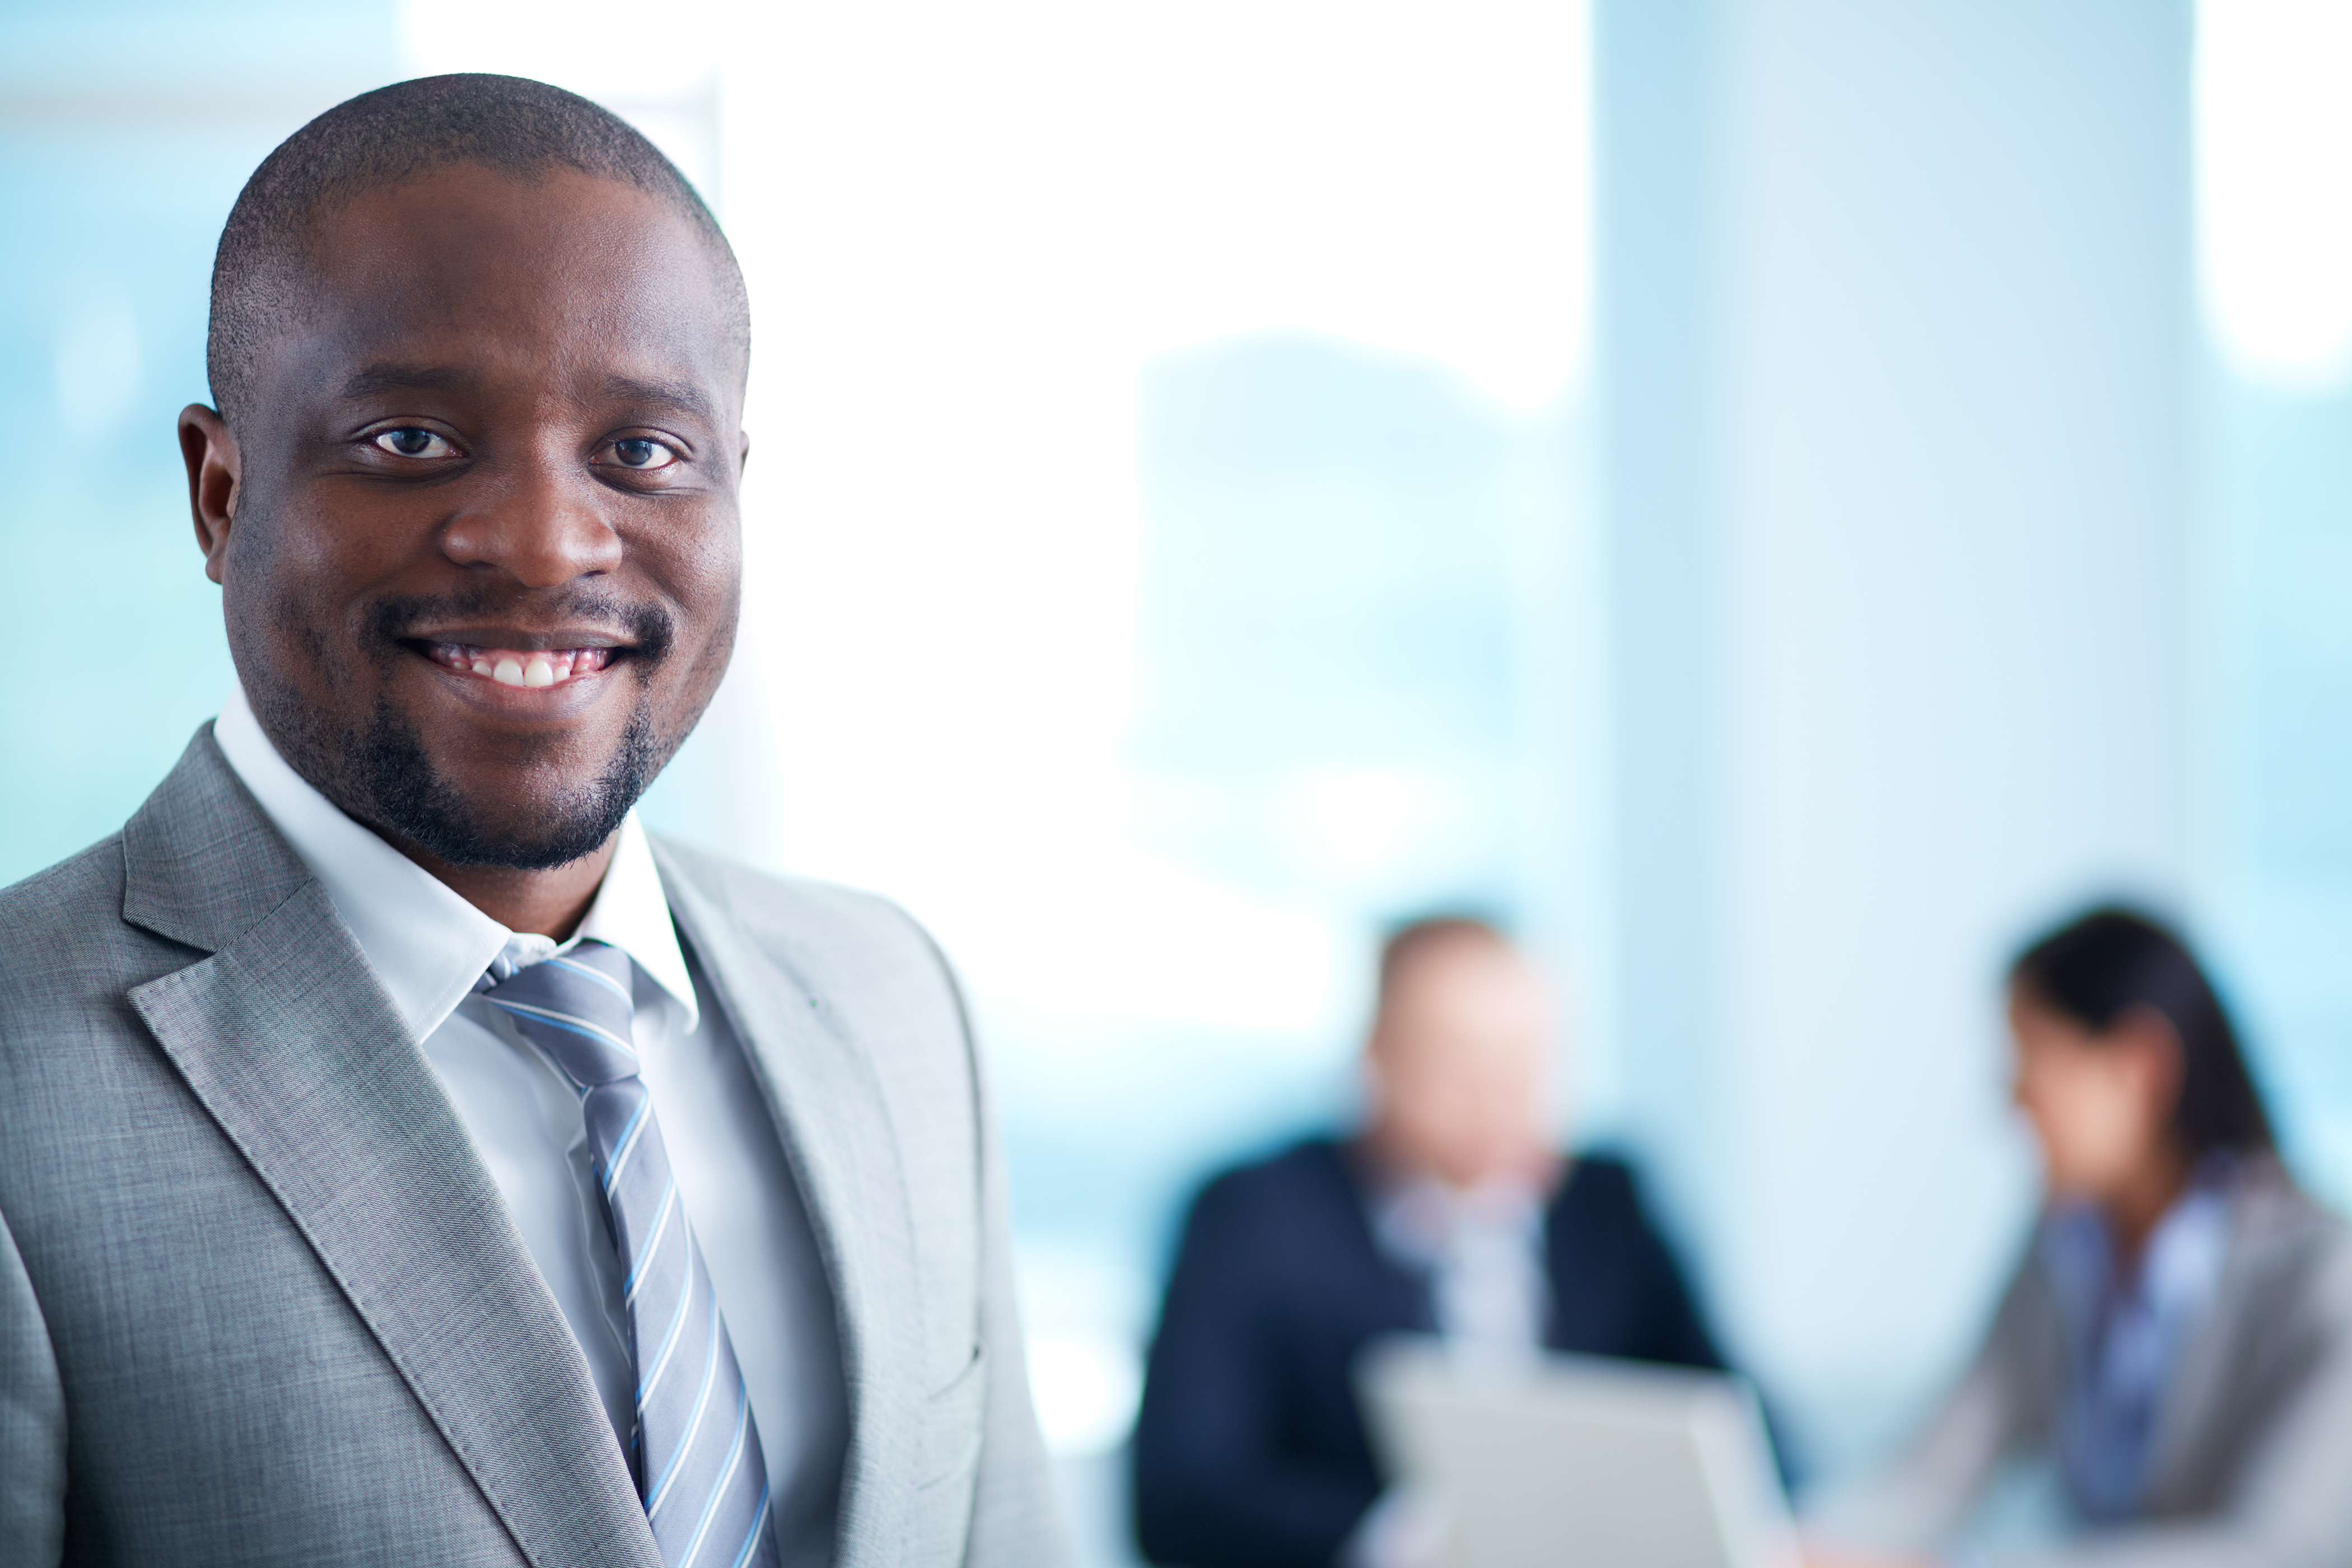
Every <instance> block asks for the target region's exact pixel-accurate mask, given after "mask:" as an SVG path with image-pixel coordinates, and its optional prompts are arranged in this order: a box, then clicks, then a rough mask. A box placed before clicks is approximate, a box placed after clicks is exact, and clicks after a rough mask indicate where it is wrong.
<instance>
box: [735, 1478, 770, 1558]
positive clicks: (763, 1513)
mask: <svg viewBox="0 0 2352 1568" xmlns="http://www.w3.org/2000/svg"><path fill="white" fill-rule="evenodd" d="M767 1527H768V1481H767V1478H766V1477H764V1476H763V1477H761V1479H760V1508H759V1511H757V1512H756V1513H754V1514H752V1515H751V1533H750V1534H749V1535H746V1536H745V1537H744V1538H743V1550H742V1551H740V1552H737V1553H736V1554H735V1568H743V1564H744V1563H748V1562H750V1561H751V1552H752V1549H753V1548H754V1547H756V1546H758V1545H759V1544H760V1531H762V1530H765V1529H766V1528H767Z"/></svg>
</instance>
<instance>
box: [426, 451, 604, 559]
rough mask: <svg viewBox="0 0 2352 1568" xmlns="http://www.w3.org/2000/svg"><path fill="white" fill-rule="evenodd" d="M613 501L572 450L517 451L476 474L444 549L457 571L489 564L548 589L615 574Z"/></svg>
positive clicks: (445, 531) (444, 531) (445, 533)
mask: <svg viewBox="0 0 2352 1568" xmlns="http://www.w3.org/2000/svg"><path fill="white" fill-rule="evenodd" d="M612 499H613V498H612V497H611V496H610V495H609V494H608V493H607V492H606V491H605V489H604V486H602V485H600V484H598V483H597V482H596V480H595V479H594V478H593V477H592V476H591V475H590V474H589V473H588V472H587V466H586V464H585V463H584V462H583V460H582V459H581V458H579V457H578V456H577V455H576V454H573V453H568V452H562V451H558V450H552V449H550V450H540V451H532V452H529V453H526V454H518V455H517V456H516V457H515V458H512V459H510V460H509V461H508V462H505V463H500V464H499V465H497V466H495V467H493V468H491V469H490V470H489V471H488V472H487V473H481V474H478V476H477V483H476V484H474V485H470V486H468V487H467V496H466V500H465V504H464V506H463V507H462V508H461V509H460V510H458V511H457V514H456V515H455V516H453V517H452V518H450V520H449V521H448V522H447V523H446V524H445V525H444V526H443V529H442V534H441V552H442V553H443V554H444V555H446V556H447V557H448V558H449V559H450V560H451V561H454V562H456V563H457V564H458V565H460V566H490V567H495V568H497V569H499V570H500V571H503V572H505V573H506V574H508V575H509V576H511V577H513V578H514V579H515V580H516V581H517V582H518V583H520V584H522V585H523V586H524V587H527V588H551V587H555V586H558V585H560V584H564V583H569V582H572V580H573V579H575V578H579V577H586V576H591V575H593V574H596V573H600V572H611V571H614V570H616V569H617V568H618V567H619V566H620V564H621V554H622V545H621V536H620V534H619V532H618V531H615V530H614V527H613V525H612V523H611V522H610V521H608V519H607V517H606V510H607V507H608V506H609V504H610V502H611V501H612Z"/></svg>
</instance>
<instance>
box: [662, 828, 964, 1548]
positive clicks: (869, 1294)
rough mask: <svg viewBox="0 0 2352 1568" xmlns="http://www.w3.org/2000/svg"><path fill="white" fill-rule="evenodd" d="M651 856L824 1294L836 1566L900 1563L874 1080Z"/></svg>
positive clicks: (891, 1253) (895, 1229)
mask: <svg viewBox="0 0 2352 1568" xmlns="http://www.w3.org/2000/svg"><path fill="white" fill-rule="evenodd" d="M654 854H655V858H656V863H657V864H658V865H659V866H660V868H661V873H662V887H663V890H664V891H665V893H666V894H667V896H668V899H669V901H670V912H671V914H672V916H673V918H675V919H676V921H677V924H678V927H679V930H680V931H682V932H683V933H684V934H685V936H686V939H687V941H688V943H690V944H691V945H692V946H693V948H694V950H695V952H696V953H697V954H698V956H699V958H700V960H701V963H702V969H703V973H704V974H705V976H706V977H707V978H708V979H709V983H710V984H711V986H712V988H713V989H714V990H716V991H717V992H718V993H719V1001H720V1002H721V1004H722V1005H724V1006H725V1007H726V1009H727V1016H728V1018H729V1020H730V1022H731V1023H733V1025H734V1026H735V1030H736V1033H737V1034H738V1035H739V1036H740V1037H741V1039H742V1041H743V1045H744V1047H745V1049H746V1050H747V1052H748V1053H749V1055H750V1057H751V1068H752V1071H753V1073H754V1074H755V1075H756V1076H757V1077H758V1078H759V1079H760V1082H761V1085H762V1086H763V1087H764V1088H765V1089H766V1090H767V1094H768V1104H769V1110H770V1113H771V1114H772V1115H773V1116H774V1117H775V1119H776V1126H777V1136H778V1138H779V1140H780V1141H781V1142H782V1144H783V1149H784V1157H785V1159H786V1160H787V1161H788V1162H789V1163H790V1164H791V1166H792V1171H793V1179H794V1180H795V1181H797V1182H798V1183H799V1184H800V1187H801V1201H802V1204H803V1206H804V1207H805V1208H806V1209H807V1211H808V1216H809V1225H810V1228H811V1229H812V1230H813V1231H814V1233H815V1237H816V1243H817V1250H818V1252H819V1253H820V1254H821V1255H822V1256H823V1258H824V1264H825V1268H826V1271H827V1275H828V1283H830V1284H831V1286H832V1288H833V1299H834V1310H835V1317H836V1319H837V1321H838V1323H839V1328H840V1334H841V1358H842V1376H843V1379H844V1381H845V1384H846V1387H847V1394H848V1405H849V1451H848V1454H847V1455H846V1457H845V1460H844V1463H843V1467H842V1478H841V1524H840V1534H839V1541H840V1545H841V1558H840V1561H841V1563H843V1564H845V1568H846V1565H850V1564H858V1563H891V1562H896V1561H898V1551H897V1547H898V1542H899V1540H900V1538H901V1535H902V1532H903V1528H904V1525H905V1522H906V1521H907V1519H908V1509H909V1507H910V1506H911V1505H912V1503H913V1501H914V1495H915V1494H914V1478H915V1476H916V1474H917V1472H918V1471H919V1468H920V1461H921V1458H922V1455H921V1451H920V1440H921V1437H922V1419H921V1416H922V1409H921V1394H922V1389H921V1386H920V1377H919V1371H918V1369H919V1368H920V1367H921V1365H922V1351H923V1342H922V1302H921V1301H920V1300H919V1296H920V1291H919V1281H918V1277H917V1272H916V1268H915V1241H914V1235H915V1232H914V1218H913V1215H912V1213H911V1211H910V1209H909V1206H908V1193H907V1184H906V1166H905V1163H904V1162H903V1161H902V1160H901V1159H900V1157H899V1152H898V1138H897V1134H896V1132H895V1131H894V1129H893V1127H892V1124H891V1121H890V1113H889V1107H888V1103H887V1100H886V1099H885V1097H884V1095H883V1091H882V1086H881V1084H880V1082H879V1081H878V1080H877V1078H876V1077H875V1074H874V1070H873V1066H872V1064H871V1063H870V1062H868V1061H867V1060H866V1057H865V1055H864V1054H863V1053H862V1052H861V1051H860V1050H859V1048H858V1047H857V1046H856V1043H855V1042H853V1041H851V1040H849V1039H847V1038H845V1037H843V1036H842V1035H841V1034H840V1033H838V1032H837V1031H836V1030H835V1028H834V1027H833V1026H831V1025H830V1024H829V1023H828V1022H827V1021H826V1019H825V1017H824V1013H823V1010H822V1008H821V1006H820V1005H819V1001H820V999H819V998H817V997H815V996H814V995H812V994H811V993H810V991H809V988H808V987H807V985H806V984H803V981H802V980H801V979H800V978H799V977H798V976H796V975H794V974H793V973H790V972H789V971H788V970H786V969H785V968H784V967H783V965H782V963H780V962H778V961H777V960H776V959H775V958H774V957H773V956H772V955H771V954H770V953H768V952H765V951H764V950H763V949H762V948H761V946H760V944H759V943H757V942H753V941H751V940H749V939H748V938H747V936H746V934H745V932H744V930H743V928H742V925H741V923H740V921H739V920H738V918H737V916H736V913H735V911H734V910H732V909H730V907H729V906H728V904H727V903H726V901H725V899H724V896H723V891H721V890H719V889H709V888H705V887H703V886H701V885H700V884H698V882H697V881H695V880H694V879H691V878H689V877H688V876H686V875H683V874H682V868H681V867H680V865H679V862H678V860H677V858H676V857H675V856H672V855H671V854H669V853H668V852H667V848H666V847H663V846H661V845H659V844H656V846H655V849H654Z"/></svg>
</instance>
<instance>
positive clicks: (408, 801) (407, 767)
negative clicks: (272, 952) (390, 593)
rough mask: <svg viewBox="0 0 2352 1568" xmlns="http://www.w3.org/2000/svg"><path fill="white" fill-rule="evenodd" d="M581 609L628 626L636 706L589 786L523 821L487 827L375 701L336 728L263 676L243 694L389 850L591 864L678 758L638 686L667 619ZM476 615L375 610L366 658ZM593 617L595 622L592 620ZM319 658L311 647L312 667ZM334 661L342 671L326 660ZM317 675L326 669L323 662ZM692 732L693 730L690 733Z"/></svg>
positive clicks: (316, 780)
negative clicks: (417, 630) (412, 631)
mask: <svg viewBox="0 0 2352 1568" xmlns="http://www.w3.org/2000/svg"><path fill="white" fill-rule="evenodd" d="M582 600H583V603H582V604H581V605H579V608H580V609H583V610H585V611H588V612H589V614H590V615H591V616H593V618H596V619H599V620H603V621H605V622H608V623H609V622H613V621H616V620H617V621H619V622H621V623H622V624H625V625H626V626H628V627H629V630H630V633H631V636H632V637H633V639H634V643H635V646H634V647H632V648H631V650H630V658H629V660H628V663H629V666H631V667H633V668H625V670H616V671H614V675H615V676H618V677H620V678H622V679H636V680H637V681H638V683H639V684H638V688H637V697H636V702H635V705H634V706H633V707H632V708H631V710H630V711H629V721H628V723H627V725H626V726H625V728H624V730H623V731H622V733H621V739H620V743H619V744H618V745H617V746H616V747H615V748H614V752H613V756H612V759H611V760H610V761H609V762H608V763H605V765H604V771H603V772H602V773H599V774H598V775H597V776H596V777H595V778H593V779H591V780H589V781H588V782H587V783H585V784H581V785H579V786H578V787H576V788H570V789H566V790H564V791H562V793H561V794H559V795H557V796H556V797H555V798H554V799H552V800H550V801H546V802H543V803H542V804H541V807H540V809H539V810H538V811H537V812H536V813H535V814H534V815H533V819H532V820H531V821H530V822H528V823H524V824H516V823H514V822H512V821H508V822H503V823H495V824H494V823H493V821H492V820H491V819H490V818H489V817H488V815H487V814H486V813H484V812H482V811H480V810H479V809H478V807H477V805H475V803H473V802H471V801H469V800H467V798H466V796H465V795H463V794H462V793H460V792H459V790H458V789H457V786H456V785H455V784H452V783H451V782H450V781H449V780H448V779H447V778H446V776H444V775H443V774H442V773H440V772H439V771H438V770H437V769H436V768H435V766H434V765H433V759H432V756H431V754H430V753H429V752H427V750H426V749H425V737H424V735H423V733H422V732H421V731H419V730H418V729H417V727H416V725H415V723H414V722H413V721H411V720H410V719H409V718H408V716H407V715H406V714H404V713H402V712H401V711H400V710H397V709H395V708H394V707H393V705H392V704H391V702H390V701H389V700H386V699H384V698H382V697H379V698H377V700H376V702H375V706H374V709H373V711H372V712H370V714H369V715H368V718H367V720H366V721H365V722H364V723H363V724H361V725H359V726H358V727H356V728H355V729H344V728H341V727H340V726H338V725H336V723H335V722H334V720H333V718H332V717H331V715H330V714H328V713H326V712H323V711H321V710H320V709H319V708H317V707H316V706H314V705H313V704H311V703H310V702H309V701H307V700H305V699H304V698H303V697H302V695H301V694H300V693H299V691H297V690H295V689H293V687H292V686H290V685H289V684H287V683H285V682H283V681H281V680H280V679H278V677H277V675H276V673H275V671H271V670H257V671H256V672H255V674H256V675H257V676H259V677H260V679H250V678H248V679H247V682H246V687H247V698H248V699H249V700H250V701H251V702H252V704H253V709H254V713H255V716H256V717H257V719H258V720H259V721H260V722H261V727H262V730H263V731H264V732H265V733H267V734H268V736H269V737H270V738H271V739H272V740H273V741H275V742H277V744H278V747H279V749H280V750H281V751H283V752H285V753H286V761H287V763H289V765H291V766H292V767H293V769H294V771H295V772H296V773H299V774H301V775H302V776H303V777H304V778H305V779H308V780H309V781H310V783H311V784H314V785H316V786H317V787H318V789H319V792H320V794H322V795H325V796H326V797H327V798H328V799H329V800H331V801H332V802H333V803H334V804H335V805H337V806H339V807H341V809H342V811H343V813H344V815H346V816H351V817H353V818H355V819H357V820H358V821H360V822H362V823H364V824H366V825H367V826H370V827H373V828H374V829H375V830H377V831H378V832H379V833H382V834H383V835H385V836H386V837H391V838H394V839H395V840H399V841H404V842H405V843H407V844H412V845H415V847H418V848H420V849H423V850H424V851H425V852H426V853H427V854H429V855H432V856H434V857H435V858H437V859H439V860H441V861H443V862H445V863H446V864H448V865H452V866H492V867H499V868H506V869H509V870H517V871H546V870H551V869H553V868H556V867H558V866H568V865H570V864H571V863H572V862H573V861H575V860H578V859H581V858H583V857H585V856H588V855H592V854H593V853H595V852H596V850H598V849H599V848H601V847H603V846H604V843H605V841H606V840H607V839H609V838H611V837H612V836H613V835H614V833H615V832H616V831H618V830H619V828H620V826H621V821H622V819H623V818H624V817H625V816H628V814H629V808H630V807H631V806H633V805H635V804H636V803H637V798H638V797H639V796H640V795H644V794H645V792H646V787H647V786H648V785H650V784H652V783H653V781H654V778H655V775H656V774H657V773H660V772H661V770H662V768H663V766H664V765H665V764H666V763H667V762H668V761H669V757H670V753H671V752H675V751H676V750H677V740H680V739H683V738H684V737H683V734H682V733H681V734H679V735H677V736H676V737H673V738H672V739H671V740H670V742H669V743H667V744H664V743H663V741H662V738H661V737H660V735H659V734H658V733H657V731H656V726H655V724H654V721H653V713H652V697H651V694H650V692H649V691H648V690H647V689H646V682H645V677H646V675H647V674H649V673H650V671H651V669H652V668H653V667H654V666H656V664H658V663H659V662H660V661H661V659H662V658H664V657H665V656H667V653H668V652H669V647H670V643H671V640H672V637H673V636H674V628H673V626H672V624H671V621H670V618H669V616H667V614H666V613H664V612H663V611H662V610H660V609H659V608H657V607H653V606H644V607H638V608H634V609H628V610H620V611H618V613H617V614H616V609H617V607H615V606H609V605H605V604H604V603H603V602H601V601H597V600H594V599H593V598H590V597H588V596H587V595H582ZM482 607H483V606H478V605H470V604H463V603H458V602H456V601H452V600H447V599H436V600H432V601H426V600H422V599H415V598H409V599H402V600H396V601H388V602H386V603H385V604H383V605H379V606H378V607H377V609H376V612H375V614H374V615H373V616H372V619H373V622H374V626H375V628H376V631H377V634H378V635H376V636H375V637H372V638H371V642H372V644H373V646H372V647H370V648H369V649H368V650H367V651H368V654H369V656H370V657H372V658H374V659H375V660H376V661H377V662H379V663H382V662H383V661H386V660H389V659H397V658H414V657H415V655H414V654H412V653H410V652H409V651H408V650H407V649H405V648H404V647H401V646H400V643H399V641H398V636H399V630H400V628H402V627H404V626H412V625H415V624H418V623H419V622H420V621H423V620H425V619H427V618H429V617H430V616H439V617H440V618H443V619H444V620H446V619H454V618H460V617H462V616H465V615H467V614H469V613H475V612H477V611H478V610H479V609H480V608H482ZM599 611H601V612H602V614H601V615H599V614H597V613H596V612H599ZM322 651H323V650H322V649H319V648H317V647H313V648H312V650H311V652H312V656H313V658H316V657H317V655H318V654H319V653H320V652H322ZM335 662H339V661H335ZM320 665H321V667H322V668H325V667H329V665H330V661H327V660H323V659H322V660H320ZM688 727H689V728H690V725H689V726H688Z"/></svg>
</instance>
